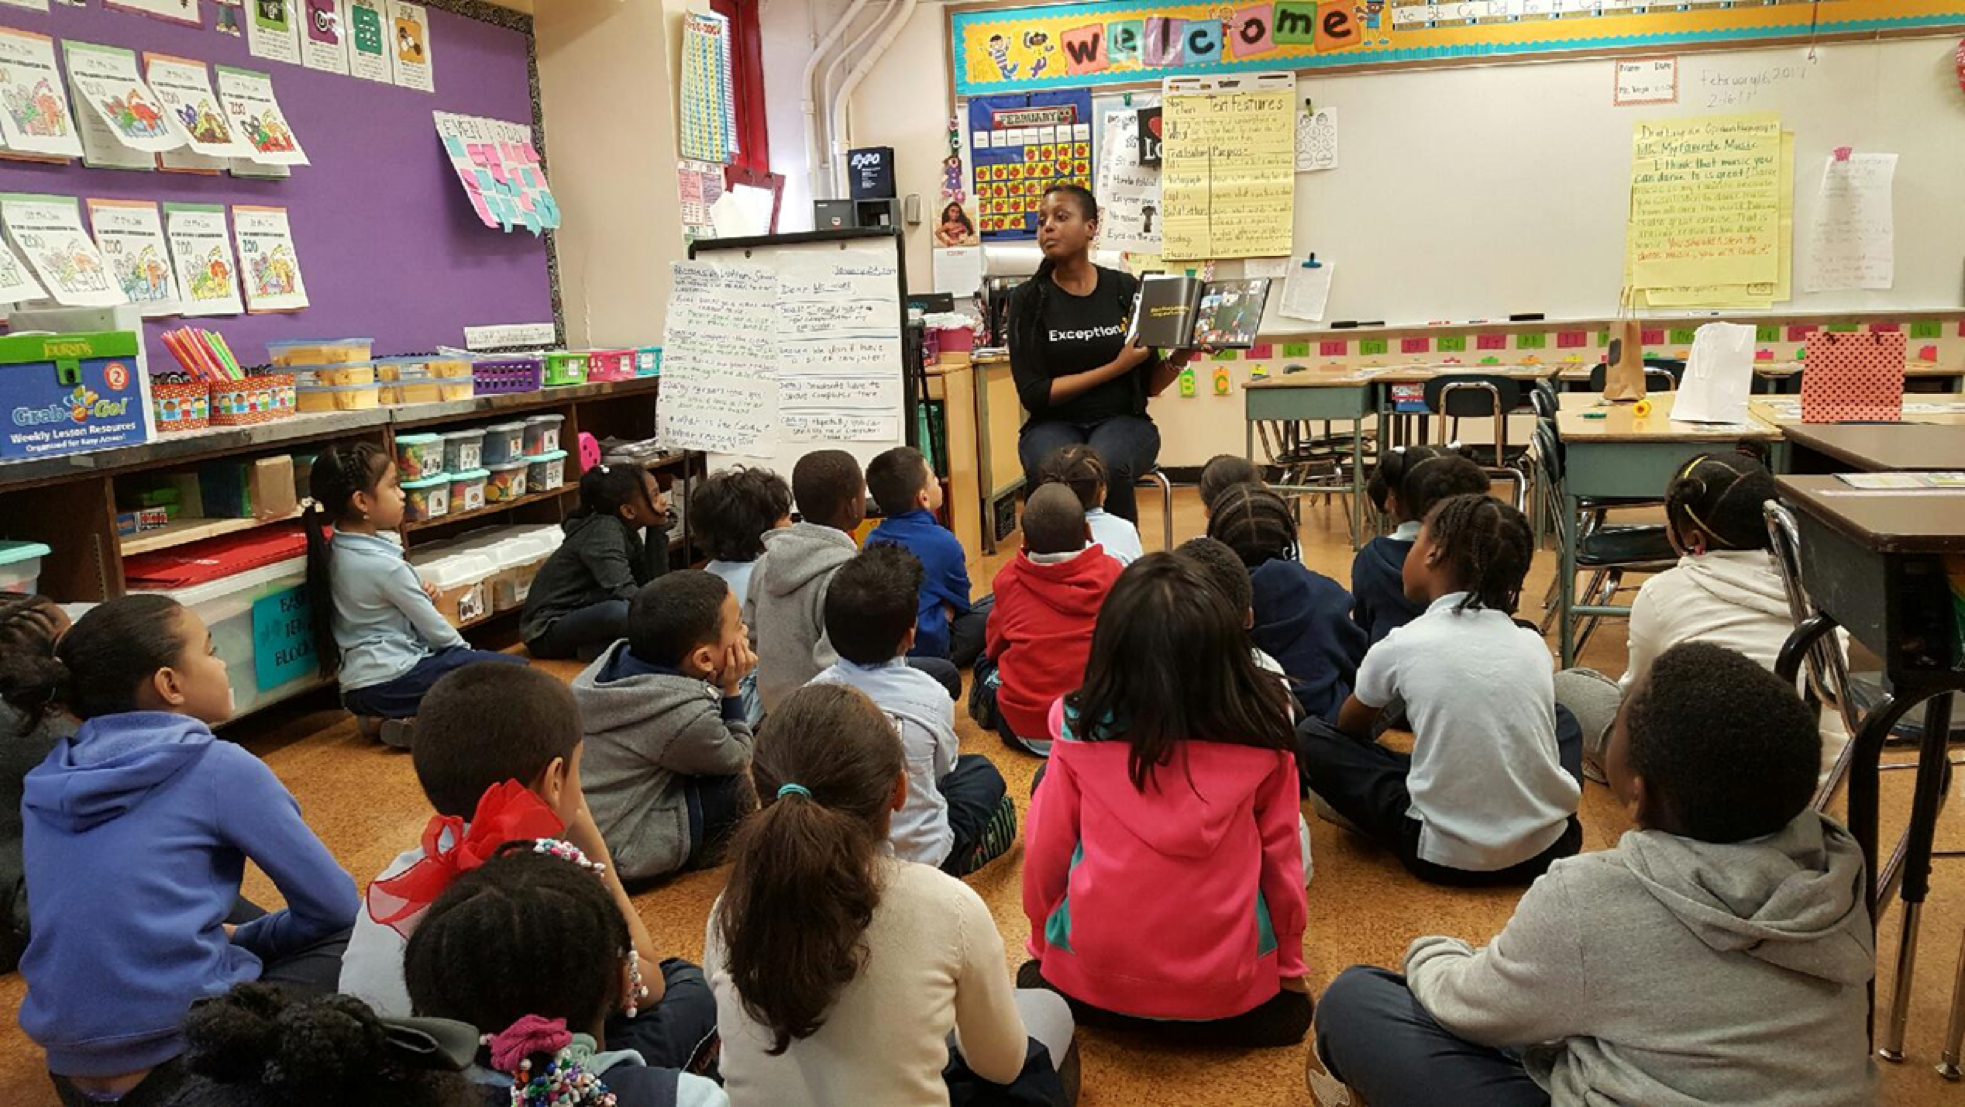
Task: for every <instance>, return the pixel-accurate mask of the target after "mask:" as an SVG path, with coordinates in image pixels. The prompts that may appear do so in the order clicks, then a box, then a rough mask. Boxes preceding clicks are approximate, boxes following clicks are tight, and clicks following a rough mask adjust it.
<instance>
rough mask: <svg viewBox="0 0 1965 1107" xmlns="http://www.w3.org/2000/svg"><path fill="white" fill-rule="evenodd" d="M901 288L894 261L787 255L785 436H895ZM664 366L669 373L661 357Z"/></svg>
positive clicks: (782, 382) (781, 338)
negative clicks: (847, 259)
mask: <svg viewBox="0 0 1965 1107" xmlns="http://www.w3.org/2000/svg"><path fill="white" fill-rule="evenodd" d="M899 288H900V272H899V271H898V270H897V269H896V268H895V267H894V266H893V265H892V264H887V263H877V262H865V261H844V262H842V261H836V260H827V259H825V257H824V255H822V254H788V255H786V256H785V257H784V259H783V261H782V262H781V263H780V266H779V272H778V294H779V300H778V322H777V342H776V345H777V348H778V389H779V391H778V410H779V413H780V418H781V419H782V421H783V426H784V433H785V437H787V438H790V439H792V440H794V441H813V440H819V441H833V442H865V441H876V442H894V441H898V440H900V438H901V427H900V415H899V412H900V410H901V344H900V334H901V305H900V297H899V295H898V289H899ZM663 356H664V357H666V356H667V355H666V354H664V355H663ZM662 371H663V373H664V375H666V374H667V373H668V369H667V367H666V365H665V366H664V367H663V370H662ZM663 387H665V388H666V387H667V385H666V384H665V385H664V386H663Z"/></svg>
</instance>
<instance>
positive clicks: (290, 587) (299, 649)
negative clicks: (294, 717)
mask: <svg viewBox="0 0 1965 1107" xmlns="http://www.w3.org/2000/svg"><path fill="white" fill-rule="evenodd" d="M133 591H134V589H133ZM146 591H149V592H151V593H153V594H161V595H165V596H169V597H170V598H172V599H174V600H176V601H177V602H179V603H181V604H183V605H184V606H186V607H188V608H190V609H192V610H193V611H196V612H197V613H198V617H199V618H200V619H202V620H204V623H205V626H206V627H208V628H210V630H211V636H212V644H213V646H214V647H215V648H216V650H217V653H218V656H219V657H220V658H221V659H222V660H223V661H224V662H225V668H226V676H227V677H228V678H229V679H230V680H231V682H232V706H233V711H234V713H235V714H237V713H242V712H246V711H251V710H253V709H254V708H258V707H263V706H265V705H267V704H269V703H273V702H274V701H276V700H282V699H285V698H286V697H288V696H291V695H293V694H295V693H297V692H304V691H306V690H307V689H309V688H312V687H314V686H315V685H317V684H319V683H320V672H319V669H318V665H319V662H318V659H317V658H316V657H315V655H314V629H313V626H314V625H313V621H312V619H311V618H310V613H309V608H308V603H309V600H308V597H307V559H306V558H305V557H294V558H287V559H284V560H281V561H276V562H273V563H271V564H268V565H264V566H260V567H258V568H254V569H248V570H245V571H244V572H239V573H234V574H232V575H230V576H223V577H219V578H218V579H217V580H213V581H209V582H207V583H204V584H197V585H192V586H189V587H184V588H172V589H150V590H146Z"/></svg>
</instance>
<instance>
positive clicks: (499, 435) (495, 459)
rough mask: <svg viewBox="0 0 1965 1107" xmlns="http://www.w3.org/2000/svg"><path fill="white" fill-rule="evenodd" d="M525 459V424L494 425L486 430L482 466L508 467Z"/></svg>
mask: <svg viewBox="0 0 1965 1107" xmlns="http://www.w3.org/2000/svg"><path fill="white" fill-rule="evenodd" d="M523 457H525V424H524V423H493V424H492V425H491V426H488V427H486V428H484V454H483V457H482V459H481V460H480V462H479V463H480V464H482V465H486V466H492V465H508V464H510V463H511V462H513V461H516V460H519V459H521V458H523Z"/></svg>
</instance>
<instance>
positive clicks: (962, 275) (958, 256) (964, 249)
mask: <svg viewBox="0 0 1965 1107" xmlns="http://www.w3.org/2000/svg"><path fill="white" fill-rule="evenodd" d="M982 279H983V248H982V247H980V246H945V247H941V248H938V249H936V251H935V291H936V292H946V293H948V294H950V295H952V296H974V295H975V294H976V290H977V289H979V288H981V287H982Z"/></svg>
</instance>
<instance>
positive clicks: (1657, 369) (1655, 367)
mask: <svg viewBox="0 0 1965 1107" xmlns="http://www.w3.org/2000/svg"><path fill="white" fill-rule="evenodd" d="M1609 377H1610V365H1609V364H1608V363H1606V362H1601V361H1599V362H1597V366H1596V368H1594V369H1592V370H1590V391H1592V392H1602V391H1603V386H1604V382H1605V381H1606V380H1608V379H1609ZM1684 379H1685V363H1684V362H1683V361H1680V360H1678V359H1677V358H1666V357H1648V358H1645V359H1644V390H1645V391H1646V392H1676V391H1678V386H1679V382H1681V381H1683V380H1684Z"/></svg>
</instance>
